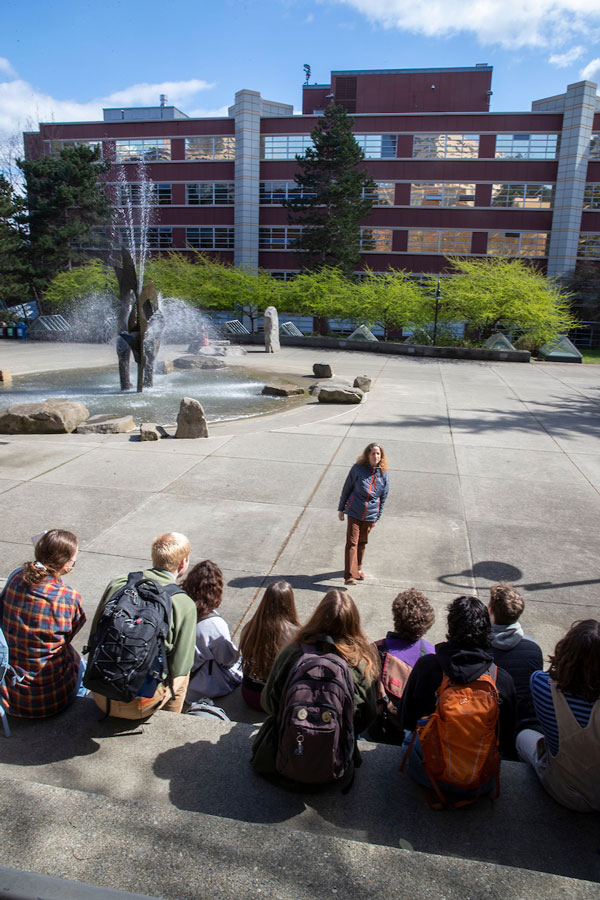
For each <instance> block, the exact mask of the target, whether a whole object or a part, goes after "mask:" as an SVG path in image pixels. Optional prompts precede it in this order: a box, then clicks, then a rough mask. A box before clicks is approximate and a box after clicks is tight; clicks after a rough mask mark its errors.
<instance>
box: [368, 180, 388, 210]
mask: <svg viewBox="0 0 600 900" xmlns="http://www.w3.org/2000/svg"><path fill="white" fill-rule="evenodd" d="M395 194H396V186H395V184H394V182H393V181H376V182H375V188H374V190H372V191H369V190H367V189H366V188H363V189H362V196H363V198H364V199H365V200H372V201H373V205H374V206H393V205H394V200H395Z"/></svg>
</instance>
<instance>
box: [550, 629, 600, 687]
mask: <svg viewBox="0 0 600 900" xmlns="http://www.w3.org/2000/svg"><path fill="white" fill-rule="evenodd" d="M548 674H549V675H550V678H552V679H553V681H555V682H556V685H557V687H558V688H559V690H561V691H562V692H563V694H564V693H569V694H574V695H575V696H576V697H581V699H582V700H587V701H588V702H589V703H595V702H596V700H598V699H599V698H600V622H598V621H597V619H582V620H581V621H579V622H573V624H572V625H571V627H570V628H569V630H568V631H567V633H566V634H565V636H564V637H563V638H561V639H560V641H559V642H558V644H557V645H556V647H555V648H554V655H553V656H551V657H550V668H549V669H548Z"/></svg>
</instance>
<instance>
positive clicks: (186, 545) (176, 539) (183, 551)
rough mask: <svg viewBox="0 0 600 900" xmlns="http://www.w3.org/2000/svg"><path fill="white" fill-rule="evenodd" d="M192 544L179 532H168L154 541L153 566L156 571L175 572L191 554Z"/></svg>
mask: <svg viewBox="0 0 600 900" xmlns="http://www.w3.org/2000/svg"><path fill="white" fill-rule="evenodd" d="M191 549H192V548H191V547H190V542H189V540H188V539H187V538H186V536H185V534H180V532H179V531H167V533H166V534H159V535H158V537H155V538H154V540H153V541H152V565H153V566H154V568H155V569H166V570H167V571H168V572H174V571H175V569H178V568H179V565H180V563H182V562H183V560H184V559H187V558H188V556H189V555H190V552H191Z"/></svg>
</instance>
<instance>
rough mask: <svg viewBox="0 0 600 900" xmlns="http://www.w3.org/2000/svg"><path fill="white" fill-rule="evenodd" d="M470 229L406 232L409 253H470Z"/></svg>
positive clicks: (413, 230)
mask: <svg viewBox="0 0 600 900" xmlns="http://www.w3.org/2000/svg"><path fill="white" fill-rule="evenodd" d="M472 234H473V232H471V231H420V230H417V229H410V230H409V232H408V247H407V250H408V252H409V253H441V254H443V255H447V254H448V253H470V252H471V237H472Z"/></svg>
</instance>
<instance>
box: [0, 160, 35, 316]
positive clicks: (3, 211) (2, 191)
mask: <svg viewBox="0 0 600 900" xmlns="http://www.w3.org/2000/svg"><path fill="white" fill-rule="evenodd" d="M24 223H25V201H24V200H23V198H22V197H19V196H18V194H15V192H14V190H13V188H12V187H11V185H10V183H9V181H8V180H7V179H6V178H5V177H4V176H3V175H0V300H3V301H4V302H5V303H6V304H7V306H14V305H15V304H17V303H24V302H26V301H27V300H30V299H31V269H30V266H29V254H28V240H27V231H26V228H25V224H24Z"/></svg>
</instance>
